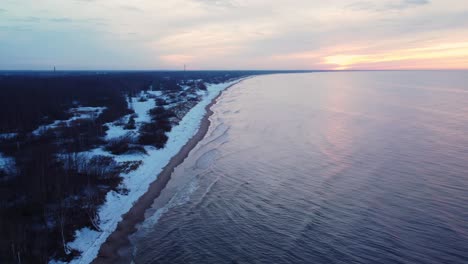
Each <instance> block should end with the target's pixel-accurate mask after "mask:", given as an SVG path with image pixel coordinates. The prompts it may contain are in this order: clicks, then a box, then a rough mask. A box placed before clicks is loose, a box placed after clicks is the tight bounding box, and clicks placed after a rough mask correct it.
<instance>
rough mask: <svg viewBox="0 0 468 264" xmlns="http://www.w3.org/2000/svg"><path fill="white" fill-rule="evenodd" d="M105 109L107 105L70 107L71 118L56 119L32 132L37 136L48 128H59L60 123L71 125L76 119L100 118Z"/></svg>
mask: <svg viewBox="0 0 468 264" xmlns="http://www.w3.org/2000/svg"><path fill="white" fill-rule="evenodd" d="M105 109H106V107H90V106H80V107H75V108H70V109H69V110H68V113H70V114H72V115H73V116H72V117H71V118H69V119H67V120H55V121H54V122H53V123H51V124H48V125H42V126H39V127H38V128H37V129H36V130H34V131H33V132H32V133H33V135H35V136H39V135H41V134H42V133H43V132H45V131H46V130H48V129H54V128H57V127H58V126H59V125H66V126H70V123H71V122H73V121H76V120H82V119H92V120H94V119H96V118H98V116H99V115H100V114H102V112H104V110H105Z"/></svg>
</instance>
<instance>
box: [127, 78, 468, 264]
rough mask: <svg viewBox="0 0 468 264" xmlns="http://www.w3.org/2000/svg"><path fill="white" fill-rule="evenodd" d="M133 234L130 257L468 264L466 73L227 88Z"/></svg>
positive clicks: (253, 81) (260, 82)
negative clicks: (206, 126)
mask: <svg viewBox="0 0 468 264" xmlns="http://www.w3.org/2000/svg"><path fill="white" fill-rule="evenodd" d="M212 110H213V115H212V116H211V117H210V121H211V125H210V128H209V131H208V132H207V135H206V136H205V138H204V139H203V140H201V141H200V142H199V144H198V145H197V146H196V147H195V148H194V149H193V150H192V152H191V153H190V154H189V156H188V157H187V159H186V160H185V161H184V162H183V163H182V164H181V165H180V166H178V167H177V168H176V169H175V171H174V173H173V175H172V177H171V180H170V181H169V183H168V185H167V186H166V188H165V189H164V190H163V192H162V193H161V195H160V196H159V197H158V198H157V199H156V200H155V201H154V203H153V205H152V207H151V208H150V209H148V210H147V212H146V218H145V221H144V222H143V223H142V224H141V225H139V226H138V231H137V232H136V233H135V234H134V235H132V237H131V244H132V249H131V251H132V253H131V254H132V258H133V262H134V263H343V264H345V263H346V264H348V263H455V264H458V263H460V264H462V263H468V72H467V71H356V72H352V71H351V72H317V73H300V74H273V75H265V76H258V77H253V78H250V79H247V80H244V81H243V82H241V83H239V84H237V85H235V86H233V87H231V88H229V89H228V90H227V91H225V92H224V93H223V95H222V96H221V97H220V98H219V100H218V102H217V103H216V104H215V105H214V106H213V107H212Z"/></svg>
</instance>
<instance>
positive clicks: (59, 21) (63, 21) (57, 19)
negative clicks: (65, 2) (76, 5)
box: [49, 17, 74, 23]
mask: <svg viewBox="0 0 468 264" xmlns="http://www.w3.org/2000/svg"><path fill="white" fill-rule="evenodd" d="M49 21H50V22H57V23H71V22H74V20H73V19H71V18H66V17H58V18H50V19H49Z"/></svg>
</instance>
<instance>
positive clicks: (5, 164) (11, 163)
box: [0, 152, 16, 173]
mask: <svg viewBox="0 0 468 264" xmlns="http://www.w3.org/2000/svg"><path fill="white" fill-rule="evenodd" d="M0 170H3V171H5V172H7V173H12V172H15V171H16V167H15V159H14V158H12V157H8V156H6V155H4V154H3V153H1V152H0Z"/></svg>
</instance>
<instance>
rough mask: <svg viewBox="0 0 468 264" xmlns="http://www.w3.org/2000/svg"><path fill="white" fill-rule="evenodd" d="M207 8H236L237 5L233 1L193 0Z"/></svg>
mask: <svg viewBox="0 0 468 264" xmlns="http://www.w3.org/2000/svg"><path fill="white" fill-rule="evenodd" d="M193 1H194V2H197V3H201V4H203V5H207V6H215V7H238V6H239V3H238V2H236V1H233V0H193Z"/></svg>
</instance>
